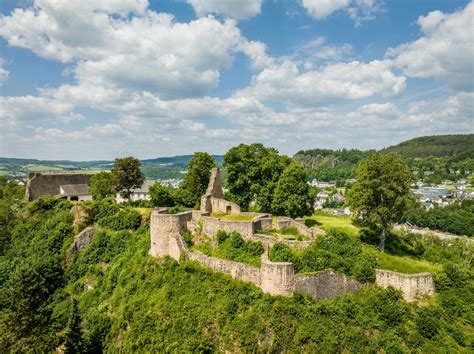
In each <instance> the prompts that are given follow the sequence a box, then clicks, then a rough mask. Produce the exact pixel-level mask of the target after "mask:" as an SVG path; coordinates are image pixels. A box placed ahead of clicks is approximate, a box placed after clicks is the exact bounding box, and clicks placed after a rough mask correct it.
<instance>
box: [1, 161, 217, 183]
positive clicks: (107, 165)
mask: <svg viewBox="0 0 474 354" xmlns="http://www.w3.org/2000/svg"><path fill="white" fill-rule="evenodd" d="M192 157H193V155H179V156H171V157H158V158H155V159H145V160H142V170H143V173H144V174H145V176H146V178H149V179H171V178H182V177H183V173H184V170H186V167H187V165H188V162H189V160H190V159H191V158H192ZM213 158H214V161H215V162H216V163H217V164H218V165H221V164H222V159H223V156H221V155H213ZM113 164H114V161H112V160H110V161H107V160H101V161H70V160H37V159H17V158H5V157H0V175H16V176H23V175H25V174H27V173H29V172H49V171H77V172H83V173H94V172H97V171H103V170H110V169H111V168H112V166H113Z"/></svg>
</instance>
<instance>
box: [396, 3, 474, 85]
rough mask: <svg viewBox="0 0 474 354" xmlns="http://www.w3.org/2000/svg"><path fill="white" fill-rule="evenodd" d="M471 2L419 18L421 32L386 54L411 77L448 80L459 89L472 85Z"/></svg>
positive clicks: (473, 9)
mask: <svg viewBox="0 0 474 354" xmlns="http://www.w3.org/2000/svg"><path fill="white" fill-rule="evenodd" d="M473 19H474V3H473V2H470V3H469V4H468V5H467V6H466V7H465V8H464V9H462V10H459V11H457V12H455V13H452V14H445V13H442V12H440V11H434V12H430V13H429V14H428V15H426V16H420V17H419V18H418V24H419V25H420V28H421V30H422V32H423V36H422V37H421V38H419V39H418V40H416V41H414V42H410V43H405V44H402V45H400V46H398V47H395V48H391V49H389V50H388V52H387V56H388V57H389V58H392V59H393V61H394V63H395V65H397V66H399V67H400V68H401V69H402V70H403V72H404V73H405V74H406V75H408V76H411V77H419V78H435V79H441V80H447V81H448V82H449V83H450V84H451V85H452V87H454V88H456V89H460V90H466V89H473V88H474V81H473V79H472V78H473V76H474V61H473V58H474V30H473V28H474V27H473Z"/></svg>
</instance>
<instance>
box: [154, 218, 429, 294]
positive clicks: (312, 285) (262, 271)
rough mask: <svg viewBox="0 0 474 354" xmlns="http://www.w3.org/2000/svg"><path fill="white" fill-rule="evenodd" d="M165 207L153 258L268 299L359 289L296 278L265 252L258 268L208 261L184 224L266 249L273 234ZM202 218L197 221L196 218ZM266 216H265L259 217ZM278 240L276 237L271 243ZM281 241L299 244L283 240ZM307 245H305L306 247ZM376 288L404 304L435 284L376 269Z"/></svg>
mask: <svg viewBox="0 0 474 354" xmlns="http://www.w3.org/2000/svg"><path fill="white" fill-rule="evenodd" d="M166 212H167V210H166V209H162V210H155V211H154V212H153V213H152V215H151V223H150V241H151V245H150V254H151V255H152V256H155V257H163V256H170V257H173V258H174V259H176V260H179V259H180V257H181V254H182V253H184V255H185V256H186V257H187V258H188V259H190V260H193V261H196V262H198V263H200V264H202V265H204V266H206V267H208V268H210V269H212V270H215V271H218V272H222V273H225V274H229V275H230V276H232V277H233V278H235V279H240V280H243V281H247V282H250V283H252V284H255V285H257V286H259V287H260V288H261V289H262V290H263V291H264V292H267V293H270V294H272V295H284V296H290V295H292V294H293V293H294V292H295V291H298V292H301V293H306V294H310V295H311V296H312V297H313V298H315V299H316V300H318V299H322V298H332V297H335V296H338V295H342V294H345V293H349V292H355V291H357V290H359V289H360V288H361V287H362V286H363V284H361V283H359V282H358V281H356V280H354V279H351V278H348V277H346V276H345V275H343V274H339V273H336V272H335V271H334V270H332V269H329V270H325V271H322V272H318V273H315V274H296V275H295V272H294V266H293V263H290V262H271V261H270V260H269V259H268V256H267V252H265V253H264V254H263V255H262V260H261V266H260V268H257V267H252V266H249V265H246V264H243V263H240V262H234V261H228V260H224V259H220V258H215V257H209V256H206V255H204V254H202V253H201V252H198V251H194V252H190V251H189V249H188V248H187V246H186V244H185V242H184V240H183V238H182V236H181V234H182V233H183V232H184V231H185V230H187V228H188V226H189V225H191V224H193V225H195V224H196V223H197V222H198V221H196V220H202V221H203V228H204V230H203V231H204V232H205V233H207V234H209V235H213V234H215V233H216V232H217V230H219V229H224V230H226V231H237V232H240V233H241V234H242V235H245V236H244V237H246V238H247V239H251V240H254V241H261V242H262V243H263V244H264V245H265V246H266V247H265V248H268V246H269V245H270V244H271V243H272V241H270V238H272V239H275V238H273V237H271V236H265V235H255V234H253V228H254V221H258V219H259V217H257V218H255V219H254V220H253V221H234V220H220V219H217V218H211V217H207V216H202V215H203V214H205V213H201V212H196V211H186V212H183V213H179V214H167V213H166ZM198 218H200V219H198ZM262 218H264V217H262ZM275 240H276V239H275ZM283 242H284V243H288V242H297V241H291V240H284V241H283ZM312 242H313V241H306V242H305V241H299V242H298V243H297V245H300V247H305V245H306V244H307V245H310V244H311V243H312ZM306 247H307V246H306ZM376 283H377V285H379V286H381V287H384V288H387V287H389V286H392V287H394V288H396V289H400V290H401V291H402V292H403V297H404V299H405V300H407V301H413V300H414V299H415V298H416V297H417V296H419V295H431V294H433V293H434V283H433V279H432V277H431V274H430V273H419V274H402V273H397V272H392V271H388V270H381V269H377V270H376Z"/></svg>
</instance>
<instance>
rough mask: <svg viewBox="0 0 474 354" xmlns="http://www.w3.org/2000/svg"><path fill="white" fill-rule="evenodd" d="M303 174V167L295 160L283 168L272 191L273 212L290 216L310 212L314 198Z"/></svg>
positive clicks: (303, 214) (298, 215)
mask: <svg viewBox="0 0 474 354" xmlns="http://www.w3.org/2000/svg"><path fill="white" fill-rule="evenodd" d="M305 175H306V171H305V169H304V167H303V166H301V165H299V164H297V163H296V162H293V163H292V164H290V165H288V167H286V168H285V170H284V171H283V173H282V174H281V176H280V178H279V179H278V182H277V184H276V187H275V191H274V193H273V202H272V210H273V212H274V213H275V214H277V215H286V216H290V217H292V218H296V217H302V216H305V215H309V214H311V212H312V211H313V202H314V198H313V197H312V195H311V193H310V188H309V185H308V183H306V181H305Z"/></svg>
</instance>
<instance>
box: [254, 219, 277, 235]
mask: <svg viewBox="0 0 474 354" xmlns="http://www.w3.org/2000/svg"><path fill="white" fill-rule="evenodd" d="M252 221H253V224H254V227H253V231H254V232H259V231H270V230H272V229H273V220H272V217H271V216H266V215H263V216H261V217H256V218H254V219H253V220H252Z"/></svg>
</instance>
